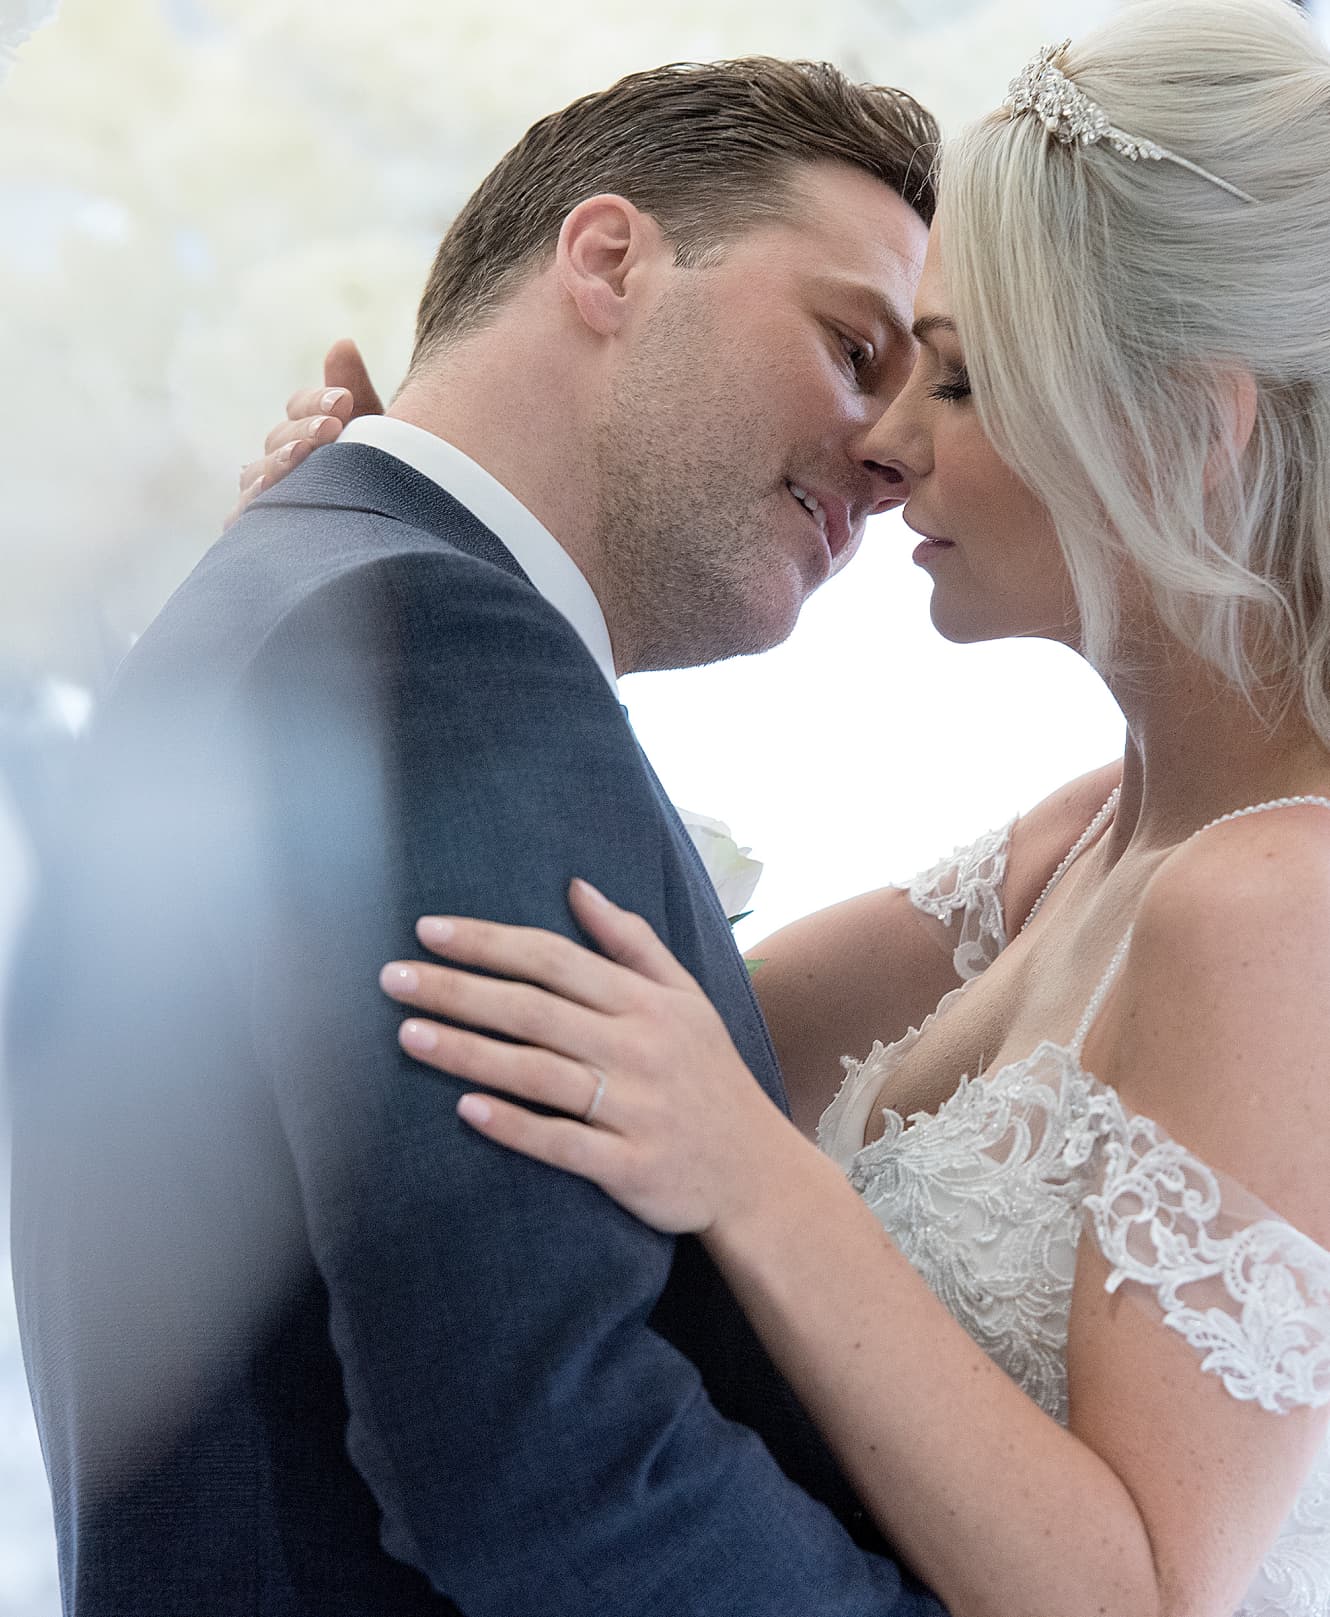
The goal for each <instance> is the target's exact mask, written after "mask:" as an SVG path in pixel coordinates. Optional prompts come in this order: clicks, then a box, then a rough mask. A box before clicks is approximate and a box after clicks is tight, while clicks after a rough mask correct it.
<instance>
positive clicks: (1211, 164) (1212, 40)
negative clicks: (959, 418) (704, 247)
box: [940, 0, 1330, 742]
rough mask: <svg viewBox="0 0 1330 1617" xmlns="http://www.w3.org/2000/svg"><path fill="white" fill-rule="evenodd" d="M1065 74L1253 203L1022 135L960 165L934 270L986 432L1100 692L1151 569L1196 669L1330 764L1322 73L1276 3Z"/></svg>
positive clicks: (1156, 593) (1235, 4) (1111, 44)
mask: <svg viewBox="0 0 1330 1617" xmlns="http://www.w3.org/2000/svg"><path fill="white" fill-rule="evenodd" d="M1058 62H1059V66H1060V67H1061V69H1062V71H1063V72H1064V73H1065V74H1066V75H1067V77H1068V78H1069V79H1070V80H1071V81H1072V82H1073V83H1074V84H1075V85H1076V86H1077V87H1078V88H1079V89H1080V90H1081V91H1083V92H1084V93H1085V94H1086V95H1088V96H1089V97H1090V99H1091V100H1092V101H1093V102H1095V103H1097V104H1098V106H1099V107H1100V108H1102V109H1103V111H1104V113H1105V114H1106V116H1107V120H1108V122H1109V123H1110V124H1112V125H1114V126H1115V127H1116V128H1117V129H1119V130H1124V131H1127V132H1128V133H1129V134H1131V135H1132V136H1134V137H1137V138H1138V139H1148V140H1151V141H1154V142H1156V143H1157V144H1158V145H1159V146H1162V147H1164V148H1166V149H1167V150H1168V151H1169V152H1171V153H1176V154H1178V155H1179V156H1180V157H1183V158H1185V159H1187V160H1188V161H1189V162H1191V163H1194V164H1196V165H1197V166H1198V167H1200V168H1202V169H1204V170H1206V171H1207V172H1208V173H1209V174H1210V175H1212V176H1218V177H1220V178H1222V180H1223V181H1225V182H1227V184H1228V185H1229V186H1232V187H1234V188H1235V189H1236V190H1238V191H1241V192H1244V193H1248V194H1249V195H1250V197H1251V198H1254V199H1255V205H1253V204H1252V203H1251V202H1249V201H1243V200H1241V199H1240V198H1238V197H1236V196H1235V195H1233V194H1232V193H1231V192H1229V191H1227V190H1225V189H1222V188H1221V186H1220V185H1218V184H1215V183H1212V182H1211V181H1210V180H1208V179H1206V178H1203V177H1199V176H1198V175H1197V174H1196V173H1194V172H1191V171H1189V170H1188V169H1186V168H1184V167H1181V166H1180V165H1179V164H1178V163H1175V162H1169V161H1156V162H1152V161H1148V160H1140V161H1132V160H1130V159H1129V158H1128V157H1126V156H1124V155H1122V154H1121V153H1120V152H1119V151H1117V150H1115V149H1114V148H1113V147H1112V146H1111V145H1110V144H1108V143H1107V142H1103V143H1100V144H1097V145H1090V146H1079V145H1064V144H1062V143H1061V142H1059V141H1058V140H1056V139H1054V138H1053V136H1052V135H1050V133H1049V132H1048V131H1047V129H1046V128H1045V126H1044V124H1043V123H1042V122H1041V121H1040V119H1039V118H1038V117H1037V116H1034V115H1031V114H1030V113H1023V114H1020V115H1015V114H1013V113H1012V112H1011V111H1009V110H1007V109H1004V110H1002V111H999V112H996V113H994V114H992V115H991V116H990V117H988V118H987V119H985V120H984V121H983V122H981V123H979V124H978V125H976V126H974V127H973V128H972V129H970V130H968V131H966V132H965V133H964V134H963V135H961V136H960V137H959V138H957V139H956V140H955V141H954V142H953V143H950V144H949V145H948V146H947V148H946V151H945V154H944V156H943V159H942V172H941V195H940V225H941V233H942V252H943V262H944V269H945V273H946V276H947V281H948V288H949V292H950V296H951V300H952V303H953V306H954V310H955V314H956V319H957V323H958V326H959V330H960V334H961V338H962V341H963V344H964V347H965V351H966V361H967V365H968V368H969V371H970V375H971V379H972V383H973V386H974V393H975V400H976V404H977V407H978V410H979V413H980V418H981V420H982V423H983V425H984V428H985V430H986V432H987V433H988V435H989V437H990V438H991V439H992V441H993V443H994V446H995V447H996V448H997V450H998V452H999V453H1000V454H1002V455H1003V456H1004V458H1006V459H1007V460H1008V461H1009V462H1010V463H1011V465H1012V467H1013V468H1014V469H1015V471H1016V472H1017V473H1018V475H1020V476H1021V477H1022V478H1023V479H1024V480H1025V481H1026V482H1027V483H1029V484H1030V486H1031V487H1032V488H1033V489H1034V491H1035V492H1036V494H1037V495H1039V497H1040V498H1041V499H1042V500H1043V501H1044V502H1045V503H1046V505H1047V506H1048V508H1049V510H1050V512H1051V514H1052V517H1053V520H1054V522H1055V524H1056V526H1057V530H1058V534H1059V538H1060V540H1061V543H1062V546H1063V550H1064V552H1065V554H1066V558H1067V562H1068V567H1069V570H1070V574H1071V578H1072V583H1073V587H1074V589H1075V592H1076V597H1077V604H1078V608H1079V612H1080V619H1081V632H1082V637H1083V639H1082V644H1083V648H1084V650H1085V652H1086V655H1087V656H1088V657H1089V658H1090V660H1091V661H1092V662H1094V663H1095V665H1096V666H1097V667H1099V668H1101V669H1102V670H1104V671H1106V672H1107V671H1111V670H1112V669H1114V668H1119V667H1121V666H1123V662H1124V658H1125V644H1124V636H1123V632H1122V631H1123V627H1124V625H1123V622H1122V603H1121V595H1122V590H1121V581H1122V578H1123V575H1124V571H1128V570H1130V571H1134V572H1135V573H1136V574H1137V575H1138V576H1139V577H1140V578H1142V579H1143V580H1144V582H1145V584H1146V586H1147V587H1148V589H1149V591H1150V594H1151V597H1152V599H1153V602H1154V605H1155V609H1156V610H1157V611H1158V613H1159V615H1160V617H1161V619H1162V621H1163V622H1164V624H1165V625H1166V626H1167V628H1168V629H1169V630H1170V631H1171V632H1172V633H1173V634H1175V635H1176V636H1177V637H1178V638H1179V639H1180V640H1181V641H1182V642H1183V643H1184V644H1186V645H1188V646H1190V647H1192V648H1194V650H1196V651H1197V652H1199V653H1200V654H1201V655H1202V656H1204V657H1205V658H1206V659H1207V660H1208V661H1209V662H1210V663H1211V664H1212V665H1213V666H1214V667H1215V668H1216V669H1218V670H1219V671H1220V672H1221V673H1222V675H1223V676H1224V677H1225V678H1226V679H1228V680H1229V681H1230V682H1231V683H1232V684H1233V685H1234V686H1235V687H1237V688H1238V689H1239V690H1241V691H1243V692H1244V693H1245V694H1246V695H1247V696H1248V697H1249V698H1251V699H1252V700H1253V701H1258V702H1259V703H1260V705H1261V707H1262V708H1263V709H1267V710H1270V711H1272V712H1276V711H1282V710H1284V709H1285V708H1287V707H1288V706H1289V705H1290V704H1293V703H1296V702H1298V701H1299V700H1300V701H1301V702H1302V704H1303V706H1304V707H1305V709H1306V712H1307V714H1308V716H1309V717H1310V719H1311V721H1312V724H1313V725H1314V727H1315V729H1316V731H1317V732H1318V733H1319V735H1320V736H1321V737H1322V738H1323V739H1324V740H1325V741H1327V742H1330V53H1327V51H1326V49H1325V48H1324V46H1323V45H1322V44H1321V43H1320V41H1319V40H1318V39H1317V37H1316V35H1315V33H1314V32H1313V29H1312V27H1311V25H1310V24H1309V23H1308V21H1307V19H1306V18H1305V16H1304V15H1303V14H1302V13H1301V12H1299V11H1298V10H1297V9H1296V8H1295V7H1294V6H1293V5H1291V4H1286V3H1285V0H1147V3H1145V4H1135V5H1132V6H1130V7H1128V8H1126V9H1124V10H1123V11H1121V12H1120V13H1119V14H1118V15H1117V16H1115V17H1114V19H1113V20H1112V21H1111V22H1109V23H1108V24H1106V25H1105V26H1104V27H1102V28H1101V29H1099V30H1098V31H1097V32H1095V33H1094V34H1093V35H1091V36H1089V37H1087V38H1086V39H1085V40H1084V41H1082V42H1080V43H1079V44H1076V45H1073V46H1072V47H1071V49H1069V50H1068V51H1067V52H1066V54H1065V55H1064V56H1062V57H1060V58H1059V59H1058ZM1244 374H1246V375H1249V376H1250V377H1252V378H1254V380H1255V383H1256V404H1255V408H1256V421H1255V428H1254V431H1253V432H1252V435H1251V439H1250V442H1249V443H1248V444H1247V446H1246V448H1245V449H1241V450H1240V452H1235V451H1234V449H1233V447H1232V443H1233V437H1234V420H1235V407H1234V401H1235V398H1237V397H1240V396H1241V382H1240V380H1237V379H1240V378H1242V377H1243V376H1244Z"/></svg>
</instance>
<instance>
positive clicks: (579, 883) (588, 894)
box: [573, 876, 609, 905]
mask: <svg viewBox="0 0 1330 1617" xmlns="http://www.w3.org/2000/svg"><path fill="white" fill-rule="evenodd" d="M573 885H574V887H576V888H577V889H578V891H579V892H580V893H581V894H582V895H583V897H584V898H589V899H590V900H591V901H592V903H593V904H605V905H608V904H609V899H608V898H606V897H605V895H604V893H602V892H601V890H600V888H599V887H593V886H592V885H591V883H590V882H589V881H583V880H582V878H581V877H580V876H578V877H577V878H576V880H575V881H574V883H573Z"/></svg>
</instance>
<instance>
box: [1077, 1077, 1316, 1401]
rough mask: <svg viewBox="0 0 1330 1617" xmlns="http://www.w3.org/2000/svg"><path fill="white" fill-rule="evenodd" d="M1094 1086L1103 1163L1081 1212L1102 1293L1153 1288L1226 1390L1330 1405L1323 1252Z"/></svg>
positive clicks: (1245, 1396)
mask: <svg viewBox="0 0 1330 1617" xmlns="http://www.w3.org/2000/svg"><path fill="white" fill-rule="evenodd" d="M1082 1082H1083V1083H1085V1084H1087V1085H1091V1086H1093V1085H1094V1080H1093V1079H1088V1078H1083V1079H1082ZM1096 1087H1098V1089H1099V1090H1100V1092H1101V1095H1102V1102H1103V1107H1104V1116H1105V1133H1104V1139H1103V1146H1102V1156H1103V1163H1104V1169H1103V1180H1102V1187H1101V1188H1100V1190H1099V1192H1098V1194H1096V1195H1091V1196H1087V1197H1086V1200H1085V1211H1086V1214H1087V1216H1088V1217H1089V1219H1090V1221H1091V1225H1092V1227H1093V1229H1094V1232H1095V1236H1096V1239H1097V1241H1098V1244H1099V1247H1100V1250H1101V1251H1102V1252H1103V1254H1104V1257H1105V1258H1106V1259H1107V1261H1108V1263H1109V1265H1110V1266H1111V1270H1112V1273H1111V1274H1110V1277H1109V1280H1108V1289H1109V1290H1110V1291H1116V1290H1117V1289H1118V1288H1119V1287H1120V1286H1122V1285H1123V1283H1124V1282H1132V1283H1135V1284H1136V1285H1138V1286H1142V1287H1145V1288H1146V1289H1147V1290H1148V1291H1149V1292H1150V1293H1152V1294H1153V1296H1154V1298H1155V1300H1156V1301H1157V1303H1158V1306H1159V1308H1160V1309H1161V1310H1162V1312H1163V1319H1164V1324H1165V1325H1167V1326H1169V1327H1170V1328H1171V1329H1172V1330H1175V1331H1177V1332H1178V1333H1179V1335H1181V1336H1182V1337H1184V1338H1185V1340H1186V1341H1188V1342H1189V1343H1190V1344H1191V1346H1192V1347H1193V1348H1195V1349H1196V1351H1197V1352H1198V1353H1199V1354H1201V1355H1202V1359H1201V1368H1202V1369H1203V1370H1208V1371H1211V1372H1212V1373H1214V1374H1215V1375H1218V1376H1220V1377H1222V1378H1223V1382H1224V1386H1225V1387H1226V1388H1227V1389H1228V1391H1229V1392H1230V1393H1231V1394H1232V1395H1233V1397H1234V1398H1240V1399H1242V1400H1243V1401H1249V1402H1255V1403H1259V1404H1260V1405H1261V1407H1262V1409H1268V1410H1270V1411H1271V1412H1272V1413H1275V1414H1286V1413H1288V1412H1289V1411H1290V1410H1293V1409H1299V1408H1307V1407H1310V1408H1316V1407H1320V1406H1321V1405H1324V1404H1330V1252H1326V1250H1325V1249H1324V1248H1323V1247H1321V1246H1318V1245H1317V1244H1316V1242H1315V1241H1313V1240H1311V1239H1310V1238H1309V1237H1307V1236H1305V1235H1303V1234H1302V1233H1301V1232H1300V1231H1298V1230H1296V1229H1294V1228H1293V1227H1292V1225H1290V1224H1288V1223H1286V1222H1285V1221H1284V1220H1283V1219H1281V1218H1277V1217H1275V1216H1273V1215H1272V1214H1270V1212H1269V1211H1268V1209H1266V1208H1264V1207H1262V1206H1261V1204H1260V1203H1259V1202H1257V1201H1256V1199H1255V1198H1254V1197H1251V1196H1249V1195H1248V1194H1247V1193H1246V1192H1245V1191H1243V1190H1242V1189H1241V1187H1240V1186H1236V1185H1234V1184H1233V1183H1232V1182H1231V1181H1229V1180H1226V1179H1224V1178H1222V1177H1221V1176H1220V1175H1219V1174H1217V1173H1215V1172H1214V1170H1213V1169H1211V1168H1209V1167H1207V1166H1206V1164H1205V1163H1203V1162H1201V1161H1200V1160H1199V1159H1198V1158H1197V1157H1195V1156H1193V1155H1192V1153H1191V1152H1189V1151H1188V1150H1186V1149H1185V1148H1184V1147H1183V1146H1181V1145H1179V1144H1178V1143H1177V1142H1176V1141H1174V1140H1171V1139H1169V1137H1168V1136H1167V1135H1166V1134H1165V1133H1164V1131H1163V1130H1162V1129H1161V1128H1160V1127H1159V1126H1158V1124H1156V1123H1154V1122H1152V1121H1151V1120H1150V1119H1149V1118H1145V1117H1139V1116H1130V1117H1129V1116H1128V1115H1127V1114H1126V1113H1125V1112H1124V1110H1123V1108H1122V1106H1121V1103H1120V1102H1119V1101H1118V1098H1117V1096H1116V1095H1115V1094H1113V1092H1112V1091H1110V1090H1105V1089H1104V1088H1103V1086H1102V1085H1099V1086H1096ZM1195 1293H1199V1294H1200V1295H1199V1296H1197V1295H1192V1296H1191V1298H1190V1300H1189V1297H1188V1294H1195Z"/></svg>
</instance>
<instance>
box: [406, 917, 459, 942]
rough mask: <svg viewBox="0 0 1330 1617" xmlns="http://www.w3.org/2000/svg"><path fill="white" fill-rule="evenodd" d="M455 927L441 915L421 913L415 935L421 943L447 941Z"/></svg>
mask: <svg viewBox="0 0 1330 1617" xmlns="http://www.w3.org/2000/svg"><path fill="white" fill-rule="evenodd" d="M456 930H457V928H456V927H455V926H454V925H453V923H452V922H451V921H445V920H444V918H443V917H442V916H441V915H423V916H421V918H420V925H419V926H418V927H417V928H416V935H417V936H418V937H419V938H420V940H421V942H422V943H447V942H448V941H449V939H450V938H451V937H452V935H453V933H454V932H455V931H456Z"/></svg>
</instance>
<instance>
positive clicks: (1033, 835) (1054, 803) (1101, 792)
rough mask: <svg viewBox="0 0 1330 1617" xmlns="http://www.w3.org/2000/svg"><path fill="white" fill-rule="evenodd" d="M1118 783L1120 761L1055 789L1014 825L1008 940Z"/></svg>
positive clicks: (1006, 908) (1007, 895)
mask: <svg viewBox="0 0 1330 1617" xmlns="http://www.w3.org/2000/svg"><path fill="white" fill-rule="evenodd" d="M1121 781H1122V760H1121V758H1115V759H1114V760H1113V761H1112V762H1111V763H1107V764H1103V765H1102V766H1101V767H1100V768H1098V769H1092V770H1090V771H1089V772H1088V773H1087V774H1084V775H1079V776H1077V778H1076V779H1075V780H1072V781H1068V782H1067V784H1066V785H1065V786H1059V787H1058V789H1057V791H1055V792H1050V793H1049V795H1048V796H1047V797H1046V798H1044V799H1043V801H1042V802H1040V803H1037V804H1036V805H1035V806H1034V808H1032V809H1031V810H1030V811H1029V813H1028V814H1022V815H1021V817H1020V819H1019V820H1017V821H1016V824H1015V825H1014V826H1013V827H1012V833H1011V847H1010V851H1009V853H1008V855H1007V880H1006V887H1005V890H1004V893H1003V909H1004V912H1005V916H1006V922H1007V933H1008V936H1009V937H1013V936H1015V934H1016V933H1017V932H1018V931H1019V930H1020V927H1021V924H1022V922H1023V921H1024V920H1025V918H1026V916H1027V915H1028V914H1029V913H1030V911H1031V910H1032V909H1033V908H1034V905H1035V901H1036V900H1037V899H1038V897H1039V895H1040V893H1042V892H1043V890H1044V888H1045V886H1046V885H1047V884H1048V879H1049V877H1050V876H1051V875H1052V874H1053V872H1054V871H1055V870H1056V869H1057V868H1058V866H1059V865H1060V864H1061V863H1062V861H1063V859H1064V858H1065V857H1066V856H1067V853H1068V851H1069V850H1070V849H1071V848H1072V847H1074V846H1075V844H1076V842H1077V840H1078V839H1079V837H1080V836H1081V834H1082V832H1084V830H1085V828H1086V826H1087V825H1089V823H1090V821H1091V820H1093V818H1094V817H1095V815H1096V814H1097V813H1098V812H1099V810H1100V809H1101V808H1102V807H1103V806H1104V804H1105V802H1107V800H1108V797H1109V795H1110V793H1112V792H1113V791H1114V790H1115V789H1116V788H1117V787H1118V786H1119V785H1120V784H1121Z"/></svg>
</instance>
